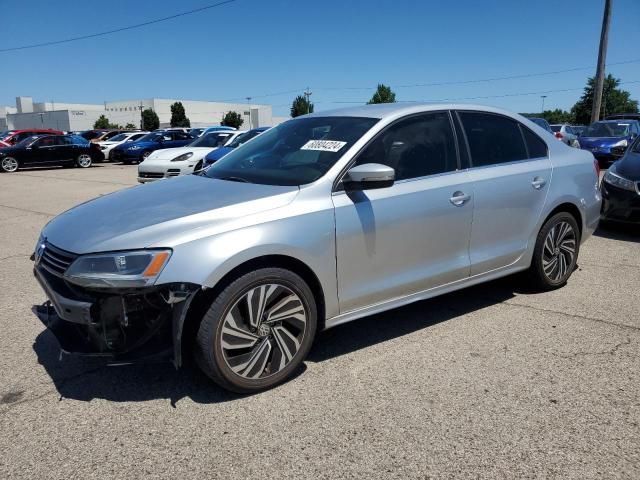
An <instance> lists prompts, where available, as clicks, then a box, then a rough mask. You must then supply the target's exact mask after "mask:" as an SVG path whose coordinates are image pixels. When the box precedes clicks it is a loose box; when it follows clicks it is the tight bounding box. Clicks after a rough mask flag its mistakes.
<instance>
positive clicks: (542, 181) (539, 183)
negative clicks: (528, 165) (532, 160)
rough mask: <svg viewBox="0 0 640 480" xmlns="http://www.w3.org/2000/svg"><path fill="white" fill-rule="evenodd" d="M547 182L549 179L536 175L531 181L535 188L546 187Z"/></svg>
mask: <svg viewBox="0 0 640 480" xmlns="http://www.w3.org/2000/svg"><path fill="white" fill-rule="evenodd" d="M546 184H547V181H546V180H545V179H544V178H542V177H536V178H534V179H533V181H532V182H531V186H532V187H533V188H535V189H536V190H540V189H541V188H542V187H544V186H545V185H546Z"/></svg>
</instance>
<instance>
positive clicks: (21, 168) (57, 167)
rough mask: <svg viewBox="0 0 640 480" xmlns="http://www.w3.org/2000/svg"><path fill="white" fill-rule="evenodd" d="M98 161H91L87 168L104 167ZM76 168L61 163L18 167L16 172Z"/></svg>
mask: <svg viewBox="0 0 640 480" xmlns="http://www.w3.org/2000/svg"><path fill="white" fill-rule="evenodd" d="M100 163H102V162H100ZM100 163H97V164H96V163H95V162H93V163H92V164H91V166H90V167H88V169H91V168H102V167H104V165H100ZM76 168H78V167H75V166H73V167H68V168H65V167H63V166H62V165H49V166H46V167H20V170H18V172H49V171H52V170H70V169H76Z"/></svg>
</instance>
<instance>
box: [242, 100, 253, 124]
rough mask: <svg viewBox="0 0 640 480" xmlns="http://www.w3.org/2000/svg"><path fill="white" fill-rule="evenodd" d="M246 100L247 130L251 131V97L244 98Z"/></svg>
mask: <svg viewBox="0 0 640 480" xmlns="http://www.w3.org/2000/svg"><path fill="white" fill-rule="evenodd" d="M244 98H246V99H247V105H249V130H251V129H252V128H253V127H252V126H251V98H252V97H244Z"/></svg>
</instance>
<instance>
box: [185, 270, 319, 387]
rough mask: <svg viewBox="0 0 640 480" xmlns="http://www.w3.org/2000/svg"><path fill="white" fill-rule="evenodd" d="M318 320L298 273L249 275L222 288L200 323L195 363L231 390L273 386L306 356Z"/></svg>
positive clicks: (272, 271)
mask: <svg viewBox="0 0 640 480" xmlns="http://www.w3.org/2000/svg"><path fill="white" fill-rule="evenodd" d="M316 317H317V313H316V305H315V300H314V298H313V294H312V293H311V290H310V289H309V287H308V286H307V284H306V283H305V281H304V280H303V279H302V278H300V277H299V276H298V275H296V274H294V273H292V272H290V271H288V270H284V269H280V268H265V269H261V270H257V271H254V272H251V273H248V274H246V275H244V276H242V277H240V278H239V279H237V280H236V281H234V282H233V283H231V284H230V285H229V286H228V287H226V288H225V289H224V290H223V291H222V293H221V294H220V295H219V296H218V298H217V299H216V300H215V301H214V302H213V304H212V305H211V308H210V309H209V311H208V312H207V313H206V314H205V316H204V318H203V319H202V323H201V324H200V328H199V331H198V335H197V339H196V343H197V345H196V360H197V361H198V364H199V365H200V367H201V368H202V370H203V371H204V372H205V373H206V374H207V375H208V376H209V377H211V378H212V379H213V380H214V381H215V382H216V383H218V384H219V385H221V386H222V387H225V388H227V389H229V390H233V391H235V392H239V393H249V392H255V391H259V390H264V389H267V388H270V387H273V386H274V385H277V384H278V383H280V382H281V381H283V380H285V379H286V378H287V377H289V376H290V375H291V374H292V373H293V372H294V371H295V369H296V368H297V367H298V366H299V365H300V364H301V363H302V361H303V360H304V358H305V357H306V355H307V353H308V352H309V349H310V348H311V343H312V342H313V338H314V336H315V331H316V323H317V318H316Z"/></svg>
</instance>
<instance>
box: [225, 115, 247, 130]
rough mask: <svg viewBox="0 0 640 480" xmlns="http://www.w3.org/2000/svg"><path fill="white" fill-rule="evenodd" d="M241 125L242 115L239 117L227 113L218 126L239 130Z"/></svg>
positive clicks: (242, 121)
mask: <svg viewBox="0 0 640 480" xmlns="http://www.w3.org/2000/svg"><path fill="white" fill-rule="evenodd" d="M243 123H244V120H243V119H242V115H240V114H239V113H238V112H227V113H225V114H224V115H222V121H221V122H220V125H222V126H224V127H233V128H240V126H241V125H242V124H243Z"/></svg>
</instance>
